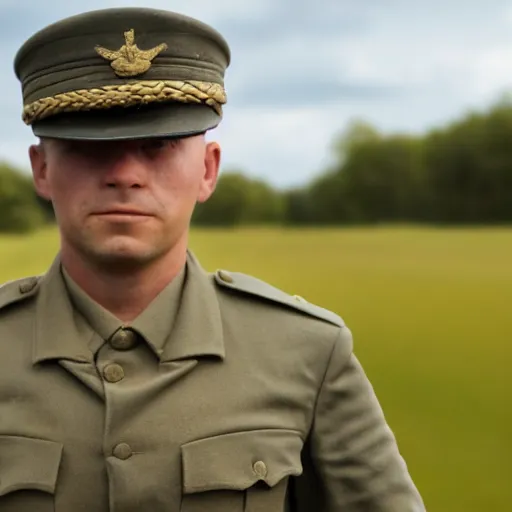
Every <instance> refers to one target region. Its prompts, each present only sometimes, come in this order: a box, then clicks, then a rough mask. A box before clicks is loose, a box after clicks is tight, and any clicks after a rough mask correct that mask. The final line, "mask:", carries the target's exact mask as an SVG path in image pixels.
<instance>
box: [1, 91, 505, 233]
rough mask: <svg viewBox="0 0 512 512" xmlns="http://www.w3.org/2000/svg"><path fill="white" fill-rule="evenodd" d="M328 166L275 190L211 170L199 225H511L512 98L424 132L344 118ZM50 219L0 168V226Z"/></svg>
mask: <svg viewBox="0 0 512 512" xmlns="http://www.w3.org/2000/svg"><path fill="white" fill-rule="evenodd" d="M333 152H334V154H333V156H334V159H333V164H332V166H331V167H330V168H329V169H327V170H326V171H325V172H324V173H323V174H320V175H319V176H318V177H316V178H315V179H314V180H313V181H312V182H310V183H308V184H307V185H305V186H303V187H300V188H296V189H292V190H285V191H279V190H276V189H274V188H273V187H272V186H270V185H269V184H267V183H265V182H264V181H262V180H258V179H253V178H250V177H248V176H246V175H245V174H244V173H242V172H239V171H234V170H232V171H224V172H223V173H221V175H220V178H219V182H218V185H217V189H216V191H215V194H214V195H213V196H212V198H210V200H209V201H207V202H206V203H204V204H201V205H198V207H197V209H196V212H195V214H194V217H193V222H194V224H195V225H199V226H238V225H248V224H281V225H341V224H368V223H377V222H386V223H391V222H420V223H421V222H424V223H437V224H439V223H446V224H476V223H479V224H486V223H488V224H490V223H492V224H496V223H505V222H510V221H512V101H511V100H510V99H509V98H508V97H504V98H503V99H502V100H500V101H499V102H498V103H496V104H495V105H493V106H492V107H491V108H490V109H489V110H488V111H487V112H483V113H470V114H468V115H466V116H465V117H463V118H461V119H460V120H457V121H455V122H453V123H451V124H448V125H447V126H445V127H443V128H440V129H435V130H432V131H430V132H427V133H426V134H424V135H410V134H383V133H380V132H379V131H378V130H377V129H376V128H375V127H373V126H371V125H369V124H368V123H365V122H363V121H354V122H353V123H352V124H351V125H350V126H349V127H348V129H347V130H346V131H344V132H343V133H342V134H341V135H340V136H339V137H337V139H336V141H335V144H334V147H333ZM51 219H52V211H51V206H50V205H49V204H48V203H45V202H44V201H42V200H41V199H39V198H38V197H37V196H36V194H35V192H34V190H33V186H32V182H31V178H30V177H29V176H27V175H26V174H24V173H21V172H20V171H18V170H16V169H13V168H12V167H11V166H9V165H7V164H0V231H7V232H20V231H28V230H31V229H33V228H36V227H39V226H40V225H42V224H43V223H45V222H48V221H50V220H51Z"/></svg>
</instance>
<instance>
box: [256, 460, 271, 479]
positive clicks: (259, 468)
mask: <svg viewBox="0 0 512 512" xmlns="http://www.w3.org/2000/svg"><path fill="white" fill-rule="evenodd" d="M252 469H253V470H254V473H256V475H257V476H259V477H260V478H265V477H266V476H267V473H268V471H267V465H266V464H265V463H264V462H263V461H262V460H258V461H256V462H255V463H254V464H253V466H252Z"/></svg>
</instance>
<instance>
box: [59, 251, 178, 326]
mask: <svg viewBox="0 0 512 512" xmlns="http://www.w3.org/2000/svg"><path fill="white" fill-rule="evenodd" d="M186 260H187V251H186V247H185V248H180V247H176V248H174V249H173V250H172V251H170V253H168V254H167V255H165V256H164V257H162V258H160V259H159V260H158V261H155V262H153V263H152V264H151V265H149V266H147V267H142V268H140V269H138V270H134V269H130V270H129V271H127V272H118V273H112V272H109V271H108V270H107V269H104V268H101V266H99V265H94V264H92V263H89V262H87V261H85V260H84V258H83V257H81V256H79V255H77V254H76V253H74V252H72V251H66V250H62V252H61V261H62V265H63V267H64V269H65V270H66V272H67V273H68V275H69V276H70V277H71V279H73V281H74V282H75V283H76V284H77V285H78V286H80V287H81V288H82V290H84V292H85V293H87V295H89V296H90V297H91V298H92V299H93V300H95V301H96V302H97V303H98V304H100V305H101V306H103V307H104V308H105V309H106V310H107V311H109V312H110V313H112V314H113V315H114V316H116V317H117V318H119V319H120V320H121V321H122V322H125V323H129V322H131V321H133V320H134V319H135V318H137V316H138V315H139V314H140V313H142V311H144V309H146V307H147V306H148V305H149V304H150V303H151V301H152V300H153V299H154V298H155V297H156V296H157V295H158V294H159V293H160V292H161V291H162V290H163V289H164V288H165V287H166V286H167V285H168V284H169V283H170V282H171V281H172V280H173V279H174V278H175V277H176V276H177V275H178V274H179V273H180V271H181V270H182V268H183V266H184V265H185V264H186Z"/></svg>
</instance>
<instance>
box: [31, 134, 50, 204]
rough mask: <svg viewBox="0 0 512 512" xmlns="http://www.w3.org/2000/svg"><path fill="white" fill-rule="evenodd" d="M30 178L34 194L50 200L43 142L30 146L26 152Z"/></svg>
mask: <svg viewBox="0 0 512 512" xmlns="http://www.w3.org/2000/svg"><path fill="white" fill-rule="evenodd" d="M28 156H29V158H30V165H31V167H32V177H33V180H34V186H35V189H36V192H37V194H38V195H39V196H41V197H42V198H43V199H47V200H48V201H50V200H51V190H50V184H49V182H48V166H47V163H46V145H45V143H44V142H43V141H40V143H39V144H34V145H32V146H30V148H29V151H28Z"/></svg>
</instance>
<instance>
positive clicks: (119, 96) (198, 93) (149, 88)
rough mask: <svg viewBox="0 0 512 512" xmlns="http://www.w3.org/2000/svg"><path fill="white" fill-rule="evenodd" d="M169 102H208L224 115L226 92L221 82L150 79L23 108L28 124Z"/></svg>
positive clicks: (75, 93) (74, 93) (69, 94)
mask: <svg viewBox="0 0 512 512" xmlns="http://www.w3.org/2000/svg"><path fill="white" fill-rule="evenodd" d="M170 101H177V102H180V103H196V104H204V105H208V106H209V107H211V108H213V109H214V110H215V112H217V114H219V115H220V116H221V115H222V105H224V104H225V103H226V92H225V91H224V88H223V87H222V86H221V85H220V84H217V83H212V82H198V81H193V80H191V81H187V82H182V81H178V80H147V81H140V82H134V83H128V84H120V85H105V86H103V87H96V88H94V89H80V90H77V91H70V92H65V93H60V94H56V95H55V96H51V97H47V98H41V99H40V100H36V101H34V102H33V103H29V104H28V105H25V107H24V108H23V121H24V122H25V123H26V124H28V125H29V124H32V123H34V122H36V121H40V120H41V119H45V118H47V117H50V116H53V115H56V114H61V113H64V112H82V111H87V110H106V109H109V108H112V107H130V106H133V105H143V104H150V103H163V102H170Z"/></svg>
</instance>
